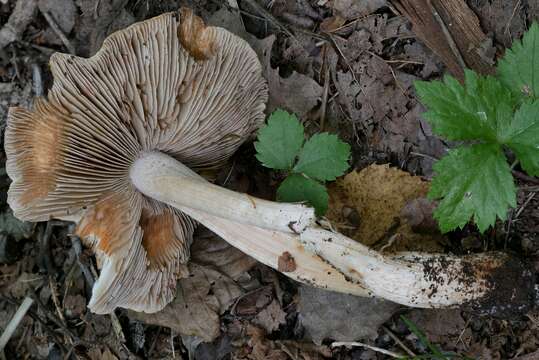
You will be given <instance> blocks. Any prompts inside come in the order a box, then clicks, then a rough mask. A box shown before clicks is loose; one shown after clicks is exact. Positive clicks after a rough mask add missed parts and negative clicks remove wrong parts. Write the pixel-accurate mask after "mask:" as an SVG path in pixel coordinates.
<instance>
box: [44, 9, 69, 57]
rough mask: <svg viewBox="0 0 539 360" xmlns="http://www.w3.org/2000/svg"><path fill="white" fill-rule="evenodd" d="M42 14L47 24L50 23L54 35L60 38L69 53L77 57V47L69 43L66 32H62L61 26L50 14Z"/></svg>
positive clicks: (45, 12)
mask: <svg viewBox="0 0 539 360" xmlns="http://www.w3.org/2000/svg"><path fill="white" fill-rule="evenodd" d="M41 13H42V14H43V16H44V17H45V20H47V22H48V23H49V25H50V27H51V29H52V30H53V31H54V33H55V34H56V35H57V36H58V37H59V38H60V40H61V41H62V43H63V44H64V46H65V47H66V49H67V51H69V53H70V54H72V55H75V53H76V51H75V47H74V46H73V44H71V42H70V41H69V39H68V38H67V36H66V35H65V34H64V32H63V31H62V29H61V28H60V26H59V25H58V24H57V23H56V21H55V20H54V19H53V18H52V16H51V14H49V13H48V12H47V11H42V12H41Z"/></svg>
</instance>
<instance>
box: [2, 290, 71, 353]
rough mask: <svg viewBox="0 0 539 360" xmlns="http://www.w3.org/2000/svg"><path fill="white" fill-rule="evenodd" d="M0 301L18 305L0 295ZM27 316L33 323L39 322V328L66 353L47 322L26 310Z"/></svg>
mask: <svg viewBox="0 0 539 360" xmlns="http://www.w3.org/2000/svg"><path fill="white" fill-rule="evenodd" d="M0 299H2V300H4V301H7V302H8V303H10V304H12V305H18V303H17V302H16V301H15V300H13V299H10V298H8V297H6V296H2V295H0ZM28 315H29V316H30V317H31V318H32V319H34V320H35V321H37V322H39V323H40V324H41V326H43V329H45V331H46V332H47V333H49V334H50V335H51V336H52V337H53V338H54V340H55V341H56V344H57V345H58V346H59V347H60V349H61V350H62V351H63V352H64V353H65V352H66V351H67V349H66V348H65V347H64V346H63V345H62V344H63V342H62V339H61V338H60V337H59V336H58V334H56V332H55V331H54V330H52V329H51V328H50V327H49V326H48V325H47V322H46V321H45V320H43V319H42V318H41V316H39V315H37V314H36V313H35V312H33V311H32V310H28Z"/></svg>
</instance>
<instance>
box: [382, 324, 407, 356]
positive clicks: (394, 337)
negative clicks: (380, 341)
mask: <svg viewBox="0 0 539 360" xmlns="http://www.w3.org/2000/svg"><path fill="white" fill-rule="evenodd" d="M382 329H384V331H385V332H386V333H387V334H388V335H389V337H390V338H392V339H393V341H395V343H397V345H399V346H400V347H401V349H402V350H404V351H405V352H406V353H407V354H408V355H410V356H415V353H414V352H413V351H412V350H410V348H408V346H406V345H404V343H403V342H402V341H401V339H399V338H398V337H397V335H395V334H394V333H393V331H391V330H389V328H388V327H386V326H382Z"/></svg>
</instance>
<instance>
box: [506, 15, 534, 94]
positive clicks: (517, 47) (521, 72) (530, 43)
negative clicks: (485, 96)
mask: <svg viewBox="0 0 539 360" xmlns="http://www.w3.org/2000/svg"><path fill="white" fill-rule="evenodd" d="M498 77H499V78H500V80H501V81H502V82H503V83H504V84H505V85H506V86H507V87H509V88H510V89H511V90H512V91H513V93H515V95H517V96H519V97H523V96H524V97H534V98H538V97H539V25H538V24H537V23H534V24H532V26H531V27H530V29H529V30H528V31H527V32H526V33H525V34H524V36H523V37H522V40H517V41H514V42H513V47H512V48H511V49H508V50H506V51H505V55H504V57H503V58H502V59H501V60H500V61H499V62H498Z"/></svg>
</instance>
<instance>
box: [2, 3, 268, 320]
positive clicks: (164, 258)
mask: <svg viewBox="0 0 539 360" xmlns="http://www.w3.org/2000/svg"><path fill="white" fill-rule="evenodd" d="M50 68H51V71H52V74H53V76H54V84H53V87H52V89H51V91H50V92H49V94H48V98H47V99H38V100H36V102H35V104H34V110H33V111H27V110H25V109H22V108H12V109H10V112H9V115H8V125H7V129H6V135H5V149H6V154H7V158H8V161H7V165H6V167H7V172H8V174H9V176H10V177H11V179H12V180H13V183H12V185H11V187H10V190H9V193H8V202H9V204H10V206H11V207H12V209H13V211H14V213H15V215H16V216H17V217H19V218H20V219H24V220H28V221H45V220H48V219H50V218H60V219H78V220H80V221H78V225H77V229H76V233H77V234H78V235H79V236H81V238H82V239H83V240H84V242H85V244H86V245H87V246H90V247H91V248H92V249H93V250H94V251H95V253H96V256H97V258H98V262H99V264H100V267H101V273H100V276H99V279H98V281H97V282H96V284H95V286H94V289H93V293H92V299H91V300H90V303H89V307H90V309H91V310H92V311H94V312H96V313H108V312H111V311H113V310H114V309H115V308H116V307H124V308H131V309H134V310H138V311H146V312H155V311H158V310H160V309H162V308H163V307H164V306H165V305H166V304H167V303H169V302H170V301H171V300H172V299H173V297H174V293H175V291H174V289H175V284H176V278H177V276H178V274H179V273H180V270H181V264H183V263H185V262H187V260H188V258H189V246H190V244H191V241H192V233H193V229H194V227H195V222H194V221H193V220H192V219H190V218H189V217H188V216H187V215H185V214H183V213H182V212H180V211H179V210H176V209H174V208H172V207H170V206H168V205H165V204H163V203H160V202H158V201H155V200H153V199H151V198H148V197H146V196H144V195H143V194H141V193H140V192H139V191H138V190H137V189H136V188H135V187H134V186H133V185H132V183H131V180H130V177H129V171H130V168H131V166H132V164H133V163H134V161H135V160H136V159H138V158H139V157H140V156H141V154H144V153H147V152H152V151H159V152H161V153H165V154H168V155H169V156H172V157H174V158H175V159H177V160H178V161H181V162H182V163H184V164H186V165H188V166H189V167H191V168H193V169H197V170H202V169H207V168H213V167H217V166H219V165H221V164H222V163H223V162H225V161H226V160H227V159H228V158H229V157H230V156H231V155H232V154H233V153H234V151H235V150H236V149H237V148H238V147H239V146H240V145H241V144H242V143H243V142H244V141H245V140H246V139H247V138H248V137H249V136H250V135H251V134H252V133H253V132H254V131H255V130H256V129H257V128H258V126H259V125H260V124H261V123H262V122H263V121H264V109H265V102H266V101H267V97H268V94H267V85H266V82H265V80H264V79H263V77H262V70H261V66H260V63H259V61H258V59H257V57H256V54H255V53H254V51H253V50H252V49H251V48H250V47H249V46H248V44H247V43H246V42H245V41H243V40H242V39H240V38H238V37H237V36H235V35H233V34H231V33H229V32H227V31H226V30H224V29H221V28H216V27H205V26H204V24H203V23H202V21H201V20H200V19H199V18H197V17H196V16H194V15H193V14H192V12H191V11H190V10H185V9H182V11H181V12H180V14H178V13H167V14H163V15H161V16H158V17H155V18H153V19H149V20H146V21H144V22H141V23H137V24H134V25H132V26H130V27H128V28H126V29H124V30H121V31H118V32H116V33H114V34H112V35H111V36H109V37H108V38H107V39H106V40H105V42H104V44H103V46H102V48H101V49H100V50H99V51H98V52H97V54H95V55H94V56H93V57H91V58H89V59H85V58H80V57H76V56H71V55H66V54H55V55H53V56H52V57H51V60H50Z"/></svg>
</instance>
